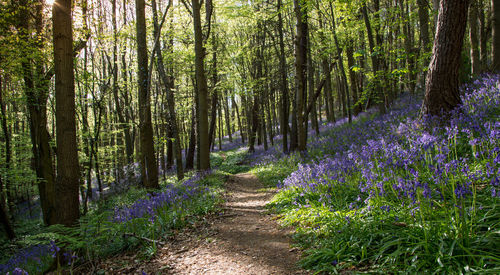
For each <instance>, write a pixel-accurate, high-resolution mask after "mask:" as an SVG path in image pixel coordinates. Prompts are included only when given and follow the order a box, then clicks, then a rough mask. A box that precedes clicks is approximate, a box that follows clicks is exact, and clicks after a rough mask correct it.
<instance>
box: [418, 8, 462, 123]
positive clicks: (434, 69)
mask: <svg viewBox="0 0 500 275" xmlns="http://www.w3.org/2000/svg"><path fill="white" fill-rule="evenodd" d="M468 6H469V1H468V0H441V6H440V8H439V16H438V21H437V24H438V26H437V30H436V37H435V39H434V47H433V50H432V53H433V56H432V60H431V63H430V65H429V73H428V75H427V82H426V89H425V98H424V102H423V105H422V114H425V115H441V114H442V112H445V113H446V112H450V111H451V110H453V109H454V108H455V107H456V106H458V105H459V104H460V102H461V100H460V95H459V90H458V85H459V83H458V73H459V69H460V55H461V51H462V43H463V39H464V35H465V29H466V26H467V10H468Z"/></svg>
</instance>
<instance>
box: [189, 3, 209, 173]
mask: <svg viewBox="0 0 500 275" xmlns="http://www.w3.org/2000/svg"><path fill="white" fill-rule="evenodd" d="M192 8H193V27H194V49H195V71H196V83H197V84H196V86H197V93H198V121H199V122H198V130H199V131H198V141H199V147H198V148H199V152H200V153H199V155H198V156H199V162H200V165H199V169H200V170H208V169H210V145H209V135H208V102H207V101H208V100H207V97H208V87H207V79H206V76H205V68H204V63H205V62H204V57H205V48H204V47H203V34H202V29H201V19H200V9H201V5H200V2H199V0H192Z"/></svg>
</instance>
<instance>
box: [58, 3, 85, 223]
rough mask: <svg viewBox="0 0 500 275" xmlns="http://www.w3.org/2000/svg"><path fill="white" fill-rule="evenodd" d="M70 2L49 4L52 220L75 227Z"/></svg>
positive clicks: (76, 171)
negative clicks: (53, 116) (53, 113)
mask: <svg viewBox="0 0 500 275" xmlns="http://www.w3.org/2000/svg"><path fill="white" fill-rule="evenodd" d="M71 2H72V1H71V0H58V1H56V3H55V4H54V5H53V7H52V24H53V29H54V30H53V32H54V72H55V99H56V137H57V139H56V142H57V179H56V182H57V185H56V193H57V199H55V211H56V215H55V219H54V223H55V224H63V225H65V226H74V225H75V224H76V222H77V221H78V218H79V217H80V206H79V200H78V187H79V180H80V167H79V164H78V151H77V143H76V120H75V83H74V71H73V27H72V23H73V22H72V12H71V4H72V3H71Z"/></svg>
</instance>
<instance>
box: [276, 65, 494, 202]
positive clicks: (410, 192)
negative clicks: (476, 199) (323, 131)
mask: <svg viewBox="0 0 500 275" xmlns="http://www.w3.org/2000/svg"><path fill="white" fill-rule="evenodd" d="M462 92H463V96H462V102H463V103H462V105H461V106H460V107H459V108H457V109H456V110H455V111H454V112H453V113H452V115H451V118H450V119H449V121H448V122H447V123H445V122H436V118H419V117H418V114H419V109H420V102H421V100H420V99H417V98H415V97H413V96H405V97H403V98H401V99H400V100H399V101H398V102H397V103H396V105H395V107H394V108H392V109H391V110H390V111H389V112H388V113H387V114H385V115H380V116H377V117H376V118H374V119H373V120H365V121H360V122H359V123H357V124H356V126H355V127H342V128H337V129H335V128H333V130H331V131H330V132H329V133H328V134H327V135H324V136H321V137H317V138H316V139H315V140H313V141H312V142H310V145H311V148H310V151H311V150H316V151H319V152H321V155H327V156H326V157H324V158H320V159H317V160H315V161H314V162H313V163H312V164H300V165H299V167H298V169H297V170H296V171H295V172H293V173H292V174H291V175H290V176H289V177H288V178H286V179H285V180H284V181H283V182H282V184H281V185H280V186H279V187H280V188H300V189H303V190H305V191H308V192H313V193H314V192H323V190H325V188H318V187H319V186H321V187H323V186H328V187H329V188H326V190H331V192H336V191H335V188H341V186H342V185H345V184H347V183H349V184H353V183H354V184H356V185H357V188H358V190H359V193H360V194H361V195H362V197H364V198H367V199H366V200H365V202H368V201H369V199H370V198H373V197H377V196H379V197H389V198H391V199H394V198H396V200H399V201H400V202H401V203H402V204H403V205H404V204H405V202H409V203H410V204H413V205H416V204H419V203H420V201H422V200H427V201H431V199H437V200H446V199H455V200H460V199H464V198H467V197H468V196H470V195H471V194H473V193H474V192H473V191H474V190H473V189H474V188H477V187H478V186H480V187H481V188H482V187H484V186H489V187H488V188H489V189H490V190H491V195H492V196H493V197H496V198H500V187H499V177H500V149H499V148H500V121H498V116H499V114H500V76H499V75H491V74H486V75H483V76H482V77H481V78H479V79H478V80H476V81H474V82H473V83H472V84H470V85H467V86H464V87H463V89H462ZM443 125H446V126H443ZM478 163H479V164H482V165H483V167H480V168H476V167H475V166H477V164H478ZM472 167H474V169H473V168H472ZM351 206H352V207H354V204H352V205H351Z"/></svg>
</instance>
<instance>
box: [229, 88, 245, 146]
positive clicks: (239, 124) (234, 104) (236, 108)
mask: <svg viewBox="0 0 500 275" xmlns="http://www.w3.org/2000/svg"><path fill="white" fill-rule="evenodd" d="M231 101H232V103H233V106H234V109H235V110H236V119H237V120H238V128H239V129H240V136H241V142H242V143H245V131H244V127H243V125H242V124H241V118H240V111H239V110H238V104H236V100H235V99H234V96H231Z"/></svg>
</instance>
